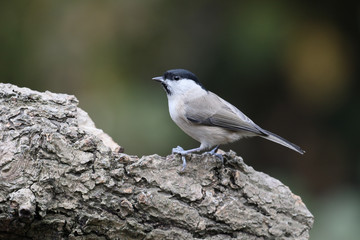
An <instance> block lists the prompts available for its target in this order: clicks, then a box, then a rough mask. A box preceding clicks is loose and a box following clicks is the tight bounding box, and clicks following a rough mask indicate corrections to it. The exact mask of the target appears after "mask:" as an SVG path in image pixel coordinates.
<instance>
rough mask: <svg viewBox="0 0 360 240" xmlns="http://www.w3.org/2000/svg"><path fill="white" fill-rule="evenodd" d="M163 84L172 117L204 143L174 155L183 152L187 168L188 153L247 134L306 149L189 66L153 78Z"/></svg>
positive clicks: (177, 150)
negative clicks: (211, 87) (213, 89)
mask: <svg viewBox="0 0 360 240" xmlns="http://www.w3.org/2000/svg"><path fill="white" fill-rule="evenodd" d="M152 79H153V80H155V81H158V82H160V83H161V84H162V86H163V88H164V89H165V91H166V94H167V98H168V104H169V112H170V116H171V119H172V120H173V121H174V122H175V123H176V124H177V125H178V126H179V127H180V128H181V129H182V130H183V131H184V132H185V133H186V134H188V135H189V136H190V137H192V138H193V139H195V140H196V141H198V142H200V147H198V148H194V149H189V150H184V149H183V148H182V147H180V146H178V147H176V148H173V150H172V153H173V154H180V155H181V156H182V160H183V168H182V170H184V169H185V167H186V159H185V156H186V155H187V154H189V153H193V152H200V151H204V150H207V149H210V148H212V147H214V148H213V149H212V150H211V151H209V152H208V153H210V154H211V155H215V156H217V157H218V158H220V159H223V158H222V155H221V154H218V153H216V151H217V150H218V148H219V145H221V144H227V143H231V142H234V141H237V140H239V139H241V138H243V137H254V136H259V137H262V138H265V139H267V140H270V141H273V142H276V143H278V144H281V145H283V146H285V147H288V148H290V149H292V150H294V151H296V152H298V153H300V154H304V153H305V151H304V150H302V149H301V148H300V147H299V146H297V145H295V144H293V143H291V142H289V141H288V140H286V139H284V138H282V137H280V136H278V135H276V134H274V133H271V132H269V131H267V130H265V129H262V128H261V127H259V126H258V125H256V124H255V123H254V122H253V121H252V120H251V119H250V118H248V117H247V116H246V115H245V114H243V113H242V112H241V111H240V110H239V109H237V108H236V107H235V106H233V105H232V104H230V103H228V102H227V101H225V100H224V99H222V98H221V97H219V96H218V95H216V94H215V93H212V92H210V91H208V90H206V89H205V88H204V86H203V85H202V84H201V83H200V82H199V80H198V78H197V77H196V76H195V74H193V73H192V72H190V71H188V70H185V69H172V70H168V71H166V72H165V73H164V75H163V76H161V77H154V78H152Z"/></svg>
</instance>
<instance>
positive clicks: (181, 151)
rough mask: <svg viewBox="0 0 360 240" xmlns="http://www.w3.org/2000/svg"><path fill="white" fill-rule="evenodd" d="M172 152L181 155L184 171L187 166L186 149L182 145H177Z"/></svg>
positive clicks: (182, 169)
mask: <svg viewBox="0 0 360 240" xmlns="http://www.w3.org/2000/svg"><path fill="white" fill-rule="evenodd" d="M171 153H172V154H180V155H181V160H182V162H183V164H182V168H181V172H183V171H184V170H185V168H186V157H185V155H186V152H185V150H184V149H183V148H182V147H180V146H177V147H176V148H173V149H172V151H171Z"/></svg>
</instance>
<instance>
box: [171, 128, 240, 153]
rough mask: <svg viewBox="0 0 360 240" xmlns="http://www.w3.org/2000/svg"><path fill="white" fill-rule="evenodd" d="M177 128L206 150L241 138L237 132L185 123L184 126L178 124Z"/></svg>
mask: <svg viewBox="0 0 360 240" xmlns="http://www.w3.org/2000/svg"><path fill="white" fill-rule="evenodd" d="M178 126H179V127H180V128H181V129H182V130H183V131H184V132H185V133H186V134H188V135H189V136H190V137H192V138H194V139H195V140H197V141H198V142H200V143H201V145H202V146H203V147H206V148H211V147H213V146H216V145H221V144H226V143H231V142H234V141H236V140H239V139H240V138H241V134H239V132H234V131H229V130H226V129H224V128H220V127H215V126H201V125H196V124H192V123H186V126H185V125H184V124H178Z"/></svg>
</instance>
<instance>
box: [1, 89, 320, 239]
mask: <svg viewBox="0 0 360 240" xmlns="http://www.w3.org/2000/svg"><path fill="white" fill-rule="evenodd" d="M77 104H78V101H77V99H76V98H75V97H74V96H70V95H65V94H54V93H50V92H45V93H40V92H36V91H32V90H30V89H27V88H19V87H16V86H13V85H10V84H0V239H212V240H215V239H308V238H309V230H310V229H311V227H312V224H313V216H312V215H311V213H310V212H309V211H308V210H307V208H306V207H305V205H304V203H303V202H302V201H301V199H300V197H298V196H296V195H294V194H292V193H291V191H290V190H289V188H288V187H287V186H285V185H284V184H282V183H281V182H280V181H278V180H276V179H274V178H272V177H270V176H268V175H266V174H264V173H261V172H257V171H255V170H254V169H253V168H252V167H249V166H247V165H246V164H245V163H244V162H243V160H242V159H241V158H240V157H238V156H236V154H235V153H234V152H228V153H225V159H224V163H222V162H221V161H219V160H217V159H216V158H213V157H211V156H206V155H196V154H194V155H192V156H191V157H190V158H191V159H189V158H188V166H187V168H186V170H185V171H184V172H180V169H181V159H180V158H179V156H175V155H169V156H167V157H161V156H158V155H151V156H144V157H141V158H138V157H136V156H129V155H127V154H125V153H121V151H120V149H121V148H120V147H119V146H118V145H117V144H116V143H114V142H113V141H112V140H111V138H110V137H108V136H107V135H106V134H105V133H103V132H102V131H101V130H99V129H96V128H95V126H94V124H93V123H92V121H91V119H90V118H89V117H88V116H87V114H86V113H85V112H84V111H82V110H81V109H79V108H78V107H77Z"/></svg>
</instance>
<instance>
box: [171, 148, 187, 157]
mask: <svg viewBox="0 0 360 240" xmlns="http://www.w3.org/2000/svg"><path fill="white" fill-rule="evenodd" d="M184 152H185V151H184V149H183V148H182V147H180V146H177V147H176V148H173V149H172V151H171V153H172V154H181V155H184Z"/></svg>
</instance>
